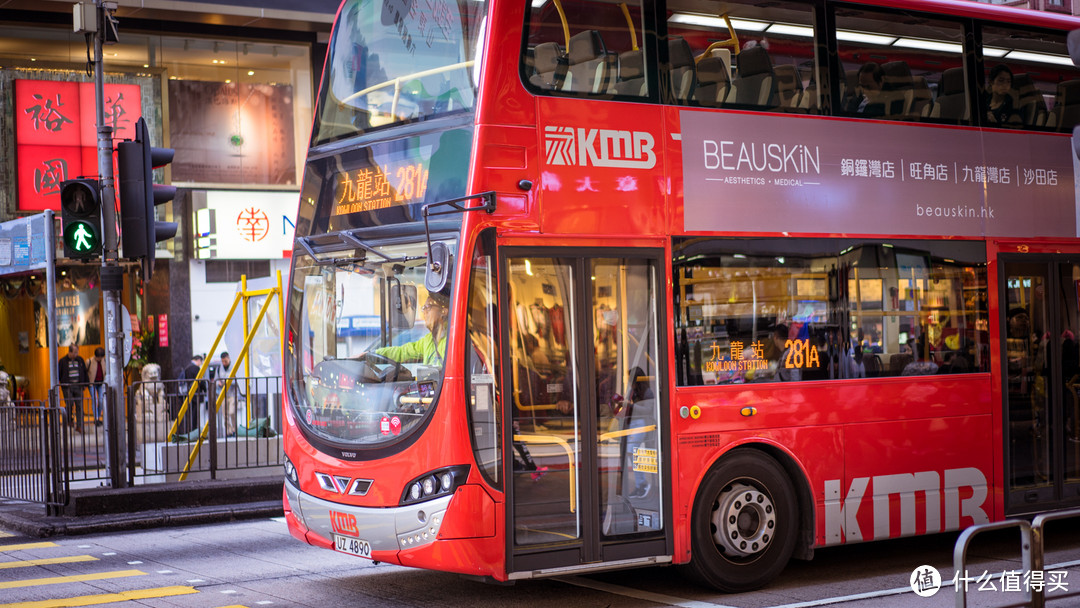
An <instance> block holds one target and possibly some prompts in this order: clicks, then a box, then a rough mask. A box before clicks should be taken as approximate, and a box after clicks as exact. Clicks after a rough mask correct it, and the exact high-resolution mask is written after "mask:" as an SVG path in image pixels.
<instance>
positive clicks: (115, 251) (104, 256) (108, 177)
mask: <svg viewBox="0 0 1080 608" xmlns="http://www.w3.org/2000/svg"><path fill="white" fill-rule="evenodd" d="M115 9H116V3H115V2H105V1H103V0H95V11H96V14H97V31H96V32H95V33H94V96H95V99H96V104H95V105H96V106H97V134H98V139H97V152H98V175H99V176H100V180H101V227H102V233H103V238H102V249H101V289H102V292H103V293H104V297H105V336H106V337H105V361H106V366H105V386H106V392H105V416H104V418H105V437H106V452H107V455H108V459H109V477H110V481H111V483H112V487H114V488H123V487H127V482H128V475H127V468H128V467H127V433H126V431H125V429H126V424H125V423H126V420H127V417H126V415H125V403H124V368H123V361H124V355H123V350H124V330H123V319H121V318H120V315H121V314H122V312H121V310H122V309H121V307H120V292H121V290H122V289H123V286H124V274H123V269H122V268H120V263H119V242H118V239H117V222H116V188H115V184H114V179H113V128H112V127H111V126H108V125H106V124H105V67H104V54H103V47H104V44H105V32H106V28H108V27H110V26H109V19H110V13H111V11H113V10H115ZM91 381H92V380H91Z"/></svg>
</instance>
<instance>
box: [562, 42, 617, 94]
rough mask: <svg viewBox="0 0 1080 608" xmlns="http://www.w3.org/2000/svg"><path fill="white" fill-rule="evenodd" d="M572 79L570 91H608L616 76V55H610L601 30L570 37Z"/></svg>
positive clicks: (568, 85)
mask: <svg viewBox="0 0 1080 608" xmlns="http://www.w3.org/2000/svg"><path fill="white" fill-rule="evenodd" d="M566 54H567V57H568V59H569V64H570V67H569V74H570V79H569V82H568V83H567V86H566V87H564V89H565V90H568V91H576V92H578V93H606V92H608V87H609V86H610V84H611V82H610V80H611V79H612V78H613V77H614V64H615V61H616V59H615V57H614V56H613V55H608V53H607V49H605V48H604V40H603V39H602V38H601V37H600V32H598V31H596V30H585V31H584V32H579V33H577V34H574V35H573V36H571V37H570V44H569V45H568V46H567V53H566Z"/></svg>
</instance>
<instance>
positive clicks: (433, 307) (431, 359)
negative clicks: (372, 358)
mask: <svg viewBox="0 0 1080 608" xmlns="http://www.w3.org/2000/svg"><path fill="white" fill-rule="evenodd" d="M449 306H450V299H449V298H448V297H447V296H446V295H444V294H442V293H431V294H429V295H428V299H427V302H425V303H424V305H423V306H422V307H421V308H420V310H421V312H422V314H423V315H424V326H425V327H427V330H428V332H429V333H427V334H425V335H424V336H423V337H422V338H420V339H418V340H413V341H412V342H406V343H405V344H402V345H401V346H384V347H382V348H376V349H375V354H377V355H381V356H383V357H386V358H388V359H393V360H394V361H397V362H398V363H422V364H424V365H437V366H439V367H442V365H443V357H444V355H445V353H446V330H447V327H446V317H447V313H448V312H449Z"/></svg>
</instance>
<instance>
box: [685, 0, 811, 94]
mask: <svg viewBox="0 0 1080 608" xmlns="http://www.w3.org/2000/svg"><path fill="white" fill-rule="evenodd" d="M667 8H668V10H667V15H668V18H667V28H668V66H667V71H668V73H669V74H670V80H671V99H672V101H673V102H674V103H678V104H685V105H698V106H707V107H720V106H735V107H748V106H749V107H753V108H757V109H762V110H768V111H774V112H797V113H806V112H810V113H817V111H818V108H819V107H820V99H821V96H820V94H819V86H818V83H820V82H821V79H820V74H819V71H818V69H817V61H816V59H815V58H816V51H815V49H816V46H815V35H814V15H813V12H812V11H813V7H812V6H811V5H809V4H802V3H796V2H768V3H760V4H757V3H744V2H725V3H723V4H717V3H715V2H703V1H702V0H672V1H671V2H669V3H668V5H667Z"/></svg>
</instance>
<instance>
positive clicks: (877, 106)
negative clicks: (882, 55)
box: [844, 61, 885, 116]
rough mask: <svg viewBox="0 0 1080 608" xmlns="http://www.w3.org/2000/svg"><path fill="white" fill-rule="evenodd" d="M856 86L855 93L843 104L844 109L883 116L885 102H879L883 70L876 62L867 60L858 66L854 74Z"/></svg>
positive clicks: (855, 112) (852, 112)
mask: <svg viewBox="0 0 1080 608" xmlns="http://www.w3.org/2000/svg"><path fill="white" fill-rule="evenodd" d="M856 78H857V79H858V86H857V87H856V88H855V91H856V93H855V95H853V96H851V97H849V98H848V99H847V102H846V103H845V104H844V111H845V112H848V113H851V114H862V115H863V116H884V115H885V104H884V103H882V102H881V100H880V97H881V89H882V86H883V83H884V81H885V70H883V69H881V66H880V65H878V64H877V63H876V62H873V61H868V62H867V63H864V64H863V66H862V67H861V68H859V73H858V75H857V76H856Z"/></svg>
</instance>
